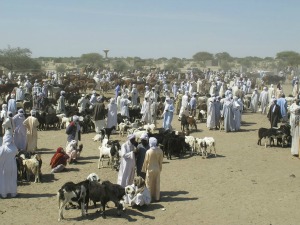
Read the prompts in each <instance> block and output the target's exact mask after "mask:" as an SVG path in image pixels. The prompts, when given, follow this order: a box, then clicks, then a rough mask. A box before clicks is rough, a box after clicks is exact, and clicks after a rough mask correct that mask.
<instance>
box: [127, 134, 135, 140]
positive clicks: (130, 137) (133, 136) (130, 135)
mask: <svg viewBox="0 0 300 225" xmlns="http://www.w3.org/2000/svg"><path fill="white" fill-rule="evenodd" d="M134 138H135V135H134V134H129V135H128V136H127V139H128V140H131V139H134Z"/></svg>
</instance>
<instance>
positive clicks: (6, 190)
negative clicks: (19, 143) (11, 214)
mask: <svg viewBox="0 0 300 225" xmlns="http://www.w3.org/2000/svg"><path fill="white" fill-rule="evenodd" d="M17 153H18V149H17V148H16V146H15V145H14V144H12V143H11V144H8V145H7V144H4V145H2V146H1V147H0V195H1V196H2V197H7V194H11V195H12V197H15V196H16V194H17V174H18V172H17V163H16V159H15V156H16V155H17ZM2 204H3V203H2Z"/></svg>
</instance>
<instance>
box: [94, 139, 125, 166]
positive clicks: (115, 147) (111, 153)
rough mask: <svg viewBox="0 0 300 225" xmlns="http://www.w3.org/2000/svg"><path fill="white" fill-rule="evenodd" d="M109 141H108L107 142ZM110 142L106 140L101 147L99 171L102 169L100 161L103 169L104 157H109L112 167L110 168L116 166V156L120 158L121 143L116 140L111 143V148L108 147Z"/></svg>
mask: <svg viewBox="0 0 300 225" xmlns="http://www.w3.org/2000/svg"><path fill="white" fill-rule="evenodd" d="M106 140H107V141H106ZM108 144H109V142H108V139H104V140H103V142H102V146H99V148H98V149H99V152H100V154H99V160H98V169H100V161H101V165H102V168H103V157H104V156H108V157H109V161H108V164H109V165H110V167H111V168H112V167H113V164H114V160H113V158H114V157H115V156H116V157H117V158H119V150H120V149H121V145H120V143H119V141H117V140H115V141H112V142H111V146H110V147H109V146H108Z"/></svg>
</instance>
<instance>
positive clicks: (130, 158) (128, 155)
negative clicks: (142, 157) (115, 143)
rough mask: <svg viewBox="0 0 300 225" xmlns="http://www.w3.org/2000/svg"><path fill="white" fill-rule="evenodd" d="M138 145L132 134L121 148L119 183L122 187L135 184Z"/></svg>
mask: <svg viewBox="0 0 300 225" xmlns="http://www.w3.org/2000/svg"><path fill="white" fill-rule="evenodd" d="M136 144H137V143H136V141H135V135H134V134H131V135H129V136H128V139H127V141H126V142H125V143H124V144H122V146H121V153H120V156H121V163H120V169H119V173H118V180H117V183H118V184H119V185H121V186H122V187H126V186H128V185H131V184H132V183H133V179H134V175H135V152H136V147H135V145H136Z"/></svg>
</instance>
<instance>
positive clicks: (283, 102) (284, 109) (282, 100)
mask: <svg viewBox="0 0 300 225" xmlns="http://www.w3.org/2000/svg"><path fill="white" fill-rule="evenodd" d="M277 105H279V106H280V112H281V116H282V118H283V119H287V101H286V100H285V98H278V99H277Z"/></svg>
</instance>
